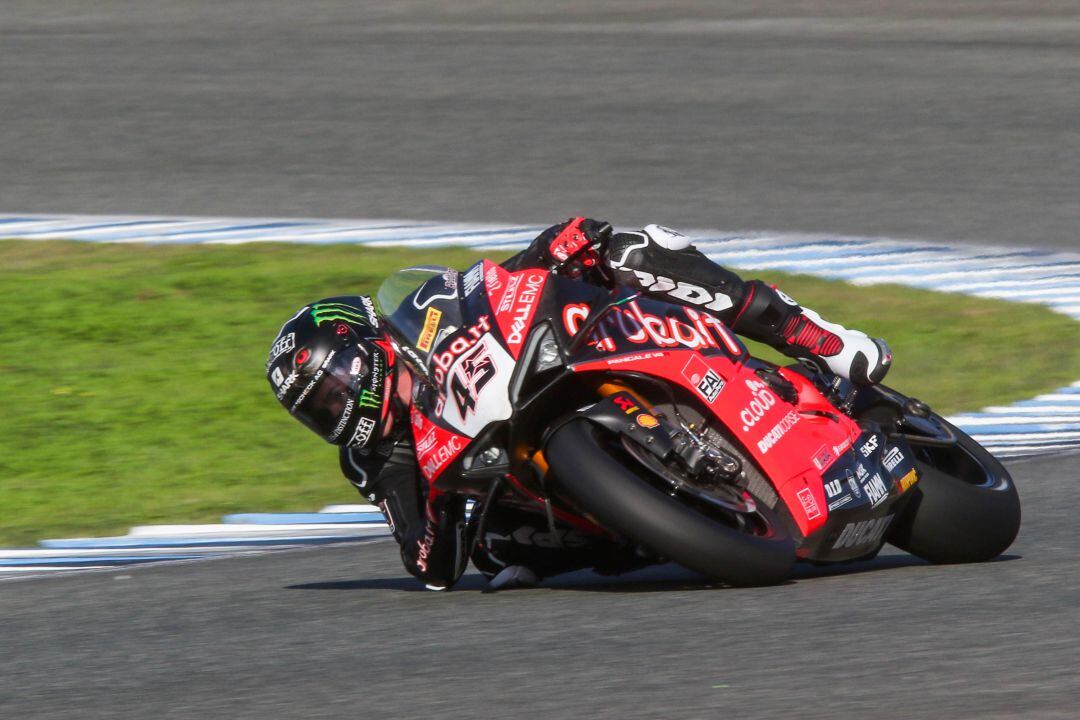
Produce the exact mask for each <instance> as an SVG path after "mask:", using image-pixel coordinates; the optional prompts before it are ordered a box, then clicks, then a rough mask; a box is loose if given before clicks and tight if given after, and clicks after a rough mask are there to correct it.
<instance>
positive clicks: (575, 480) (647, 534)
mask: <svg viewBox="0 0 1080 720" xmlns="http://www.w3.org/2000/svg"><path fill="white" fill-rule="evenodd" d="M605 432H606V431H604V430H602V429H601V428H598V427H597V426H596V425H594V424H592V423H590V422H588V421H586V420H580V419H578V420H573V421H571V422H569V423H567V424H566V425H564V426H563V427H561V428H560V429H559V430H557V431H556V432H555V433H554V434H553V435H552V437H551V439H550V441H549V442H548V452H547V460H548V463H549V464H550V466H551V470H552V471H553V473H554V475H555V481H556V483H557V485H558V487H559V489H560V490H561V491H562V493H563V494H564V495H566V496H567V497H568V498H569V499H570V500H571V501H572V502H573V503H574V504H575V505H576V506H577V507H578V508H579V509H581V510H583V511H584V512H586V513H588V514H589V515H590V516H592V517H594V518H595V519H596V520H597V521H598V522H599V523H600V524H601V525H603V526H604V527H606V528H608V529H609V530H612V531H613V532H616V533H618V534H619V535H622V536H624V537H627V538H630V539H631V540H633V541H635V542H637V543H639V544H641V545H642V546H644V547H646V548H648V549H649V550H651V551H653V552H655V553H656V554H658V555H660V556H663V557H665V558H668V559H669V560H672V561H673V562H676V563H678V564H680V565H683V566H684V567H687V568H689V569H691V570H694V571H697V572H699V573H702V574H704V575H708V576H710V577H714V578H718V579H720V580H723V581H724V582H727V583H730V584H732V585H742V586H748V585H772V584H775V583H778V582H782V581H783V580H785V579H786V578H787V577H788V576H789V575H790V574H791V569H792V566H793V565H794V563H795V543H794V541H793V540H792V538H791V537H790V535H789V534H788V533H787V531H786V530H785V529H784V527H783V525H782V523H781V521H780V519H779V518H778V517H777V516H776V514H775V513H773V512H772V511H771V510H770V509H769V508H768V507H766V506H765V504H764V503H757V510H756V512H755V513H754V514H755V518H754V522H753V523H749V524H747V523H740V522H724V521H723V520H724V518H718V517H711V516H709V515H706V514H704V512H702V511H699V510H698V509H695V508H693V507H691V506H689V505H687V504H686V503H684V502H682V501H680V500H679V499H676V498H675V497H673V496H671V495H670V494H668V493H665V492H661V491H660V490H658V489H657V488H656V487H654V486H653V485H652V484H650V483H649V482H647V481H646V480H644V479H642V478H641V477H639V476H638V473H635V472H634V470H632V469H631V468H630V467H628V466H627V464H626V463H627V462H633V461H632V459H631V457H630V456H629V455H627V454H625V453H620V452H619V450H618V449H617V448H618V446H617V445H616V444H615V443H609V442H606V441H605V440H606V438H605V435H604V433H605ZM642 471H644V472H645V473H647V472H648V471H647V470H644V468H642V469H640V470H639V472H642Z"/></svg>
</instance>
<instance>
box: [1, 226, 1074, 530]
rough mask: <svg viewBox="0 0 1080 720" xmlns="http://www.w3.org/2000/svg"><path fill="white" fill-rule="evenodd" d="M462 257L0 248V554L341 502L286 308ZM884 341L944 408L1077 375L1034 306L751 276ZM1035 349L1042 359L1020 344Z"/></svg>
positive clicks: (281, 248) (908, 386)
mask: <svg viewBox="0 0 1080 720" xmlns="http://www.w3.org/2000/svg"><path fill="white" fill-rule="evenodd" d="M477 257H478V255H476V254H475V253H471V252H468V251H464V250H446V249H440V250H425V251H407V252H406V251H403V250H401V249H387V250H378V249H369V248H357V247H351V246H324V247H317V248H315V247H299V246H290V245H277V246H275V245H252V246H245V247H193V246H156V247H146V246H121V245H92V244H82V243H61V242H49V243H33V242H20V241H7V242H0V307H2V308H3V311H4V312H3V315H4V320H3V322H2V325H0V347H3V357H2V358H0V397H2V398H3V405H2V408H3V410H2V415H0V417H2V420H0V544H3V545H11V544H25V543H29V542H32V541H34V540H36V539H39V538H42V537H55V536H61V535H71V534H76V533H91V534H105V533H117V532H124V531H125V530H126V529H127V527H128V526H130V525H132V524H138V523H144V522H147V523H154V522H166V521H167V522H199V521H216V520H217V519H218V518H219V517H220V515H221V514H222V513H226V512H234V511H273V510H291V509H295V510H301V509H304V510H311V509H316V508H318V507H320V506H321V505H322V504H325V503H331V502H343V501H344V502H351V501H354V500H356V499H357V496H356V495H355V493H354V492H353V491H352V490H351V489H350V488H349V487H348V485H347V484H346V483H345V482H344V480H342V478H341V476H340V471H339V470H338V468H337V463H336V453H335V452H334V451H333V449H332V448H330V447H329V446H327V445H325V444H324V443H322V442H321V441H319V440H318V439H317V438H316V437H315V436H314V435H312V434H311V433H310V432H309V431H308V430H306V429H304V428H303V427H301V426H300V425H299V423H296V422H295V421H293V420H292V419H290V418H289V417H288V415H287V414H286V413H285V412H284V411H283V410H282V409H281V408H280V407H279V406H278V405H277V403H276V402H275V401H274V399H273V396H272V395H271V393H270V391H269V387H268V386H267V384H266V380H265V378H264V377H263V365H264V362H265V359H266V352H267V348H268V346H269V344H270V342H271V340H272V339H273V338H274V336H275V334H276V332H277V330H278V328H279V327H280V325H281V323H282V322H283V321H284V320H285V319H286V318H288V317H289V316H290V315H291V314H292V313H293V312H294V311H295V310H296V309H297V308H299V307H300V306H302V305H303V304H304V303H305V302H308V301H310V300H313V299H316V298H319V297H324V296H328V295H333V294H340V293H346V292H357V293H360V292H371V291H373V290H374V288H375V287H376V286H377V285H378V283H379V282H380V281H381V279H382V278H383V277H384V276H385V275H386V274H387V273H389V272H390V271H392V270H393V269H396V268H398V267H401V266H404V265H407V264H411V263H419V262H429V263H443V264H448V265H452V266H456V267H464V266H466V265H467V264H469V263H470V262H471V261H472V260H473V259H475V258H477ZM768 279H771V280H773V281H775V282H778V283H779V284H780V285H781V286H782V287H784V288H785V289H786V290H787V291H788V292H789V294H791V295H793V296H794V297H796V298H797V299H800V300H802V301H803V302H805V303H807V304H808V305H810V306H812V307H814V308H816V309H818V310H819V311H820V312H821V313H822V314H823V315H824V316H825V317H828V318H831V319H834V320H836V321H838V322H843V323H845V324H847V325H849V326H853V327H859V328H862V329H865V330H866V331H868V332H871V333H874V334H880V335H883V336H885V337H887V338H889V340H890V342H892V344H893V347H894V350H895V351H896V366H895V369H894V371H893V374H892V376H891V377H890V381H891V382H892V384H894V385H896V386H898V387H900V388H902V389H904V390H907V391H910V392H912V393H914V394H917V395H919V396H921V397H923V398H924V399H925V400H927V401H929V402H931V403H932V404H934V405H935V406H936V407H939V408H941V409H942V410H945V411H953V410H957V409H961V408H975V407H979V406H982V405H985V404H988V403H992V402H1007V401H1011V400H1016V399H1020V398H1023V397H1028V396H1031V395H1033V394H1035V393H1037V392H1039V391H1042V390H1046V389H1049V388H1052V387H1056V386H1058V385H1061V384H1062V383H1065V382H1068V381H1072V380H1075V379H1076V378H1077V377H1080V348H1078V347H1077V346H1076V343H1071V344H1065V343H1063V342H1062V340H1063V338H1066V337H1070V336H1071V337H1075V336H1076V335H1075V333H1076V332H1077V325H1076V323H1074V322H1072V321H1071V320H1069V319H1067V318H1065V317H1062V316H1059V315H1055V314H1053V313H1051V312H1049V311H1048V310H1045V309H1043V308H1038V307H1034V306H1025V305H1014V304H1008V303H1002V302H992V301H984V300H974V299H966V298H965V299H958V298H957V297H956V296H943V295H934V294H927V293H920V292H914V291H911V290H909V289H905V288H900V287H874V288H862V289H858V288H852V287H849V286H845V285H841V284H837V283H827V282H823V281H820V280H815V279H812V278H804V277H784V278H781V277H780V276H777V275H773V274H769V276H768ZM1048 346H1049V347H1053V348H1054V350H1055V351H1054V352H1053V353H1047V352H1032V350H1033V349H1035V350H1041V349H1043V348H1045V347H1048Z"/></svg>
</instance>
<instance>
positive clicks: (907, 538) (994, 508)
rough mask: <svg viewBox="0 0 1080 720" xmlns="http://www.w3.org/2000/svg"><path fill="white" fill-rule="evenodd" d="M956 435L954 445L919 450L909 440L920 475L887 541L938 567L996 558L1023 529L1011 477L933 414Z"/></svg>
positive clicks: (934, 418)
mask: <svg viewBox="0 0 1080 720" xmlns="http://www.w3.org/2000/svg"><path fill="white" fill-rule="evenodd" d="M932 419H933V421H934V422H936V423H938V424H940V425H942V426H943V427H945V428H947V429H948V430H949V431H951V432H952V433H953V434H954V435H955V436H956V443H955V444H954V445H950V446H946V447H943V446H940V445H937V444H927V445H919V444H918V441H917V440H916V439H914V438H913V437H912V436H910V435H909V436H907V438H908V440H909V442H910V443H911V445H912V447H913V449H914V451H915V464H916V466H917V467H918V470H919V473H920V476H921V477H920V479H919V482H918V484H917V485H916V486H915V487H914V488H913V489H912V490H911V493H912V497H911V500H910V502H909V504H908V506H907V508H906V509H905V510H904V513H903V514H902V515H901V516H900V517H898V518H897V522H896V523H895V524H894V525H893V527H892V529H891V530H890V532H889V536H888V541H889V542H890V543H892V544H893V545H895V546H897V547H899V548H900V549H901V550H906V551H907V552H910V553H912V554H913V555H918V556H919V557H921V558H924V559H926V560H929V561H931V562H935V563H964V562H981V561H984V560H990V559H992V558H995V557H997V556H998V555H1000V554H1001V553H1003V552H1005V550H1006V549H1007V548H1008V547H1009V546H1010V545H1011V544H1012V542H1013V540H1014V539H1016V534H1017V532H1019V530H1020V497H1019V495H1018V494H1017V492H1016V486H1015V485H1014V484H1013V481H1012V478H1011V477H1010V476H1009V472H1008V471H1007V470H1006V469H1005V468H1004V466H1002V464H1001V463H1000V462H998V460H997V459H996V458H995V457H994V456H993V455H991V454H990V453H989V452H987V450H986V449H985V448H984V447H982V446H981V445H979V443H977V442H975V440H973V439H972V438H971V437H969V436H968V435H967V434H966V433H964V432H963V431H962V430H960V429H958V428H956V427H954V426H953V425H951V424H949V423H948V422H947V421H945V420H944V419H943V418H941V417H939V416H937V415H933V416H932Z"/></svg>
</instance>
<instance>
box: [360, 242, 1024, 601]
mask: <svg viewBox="0 0 1080 720" xmlns="http://www.w3.org/2000/svg"><path fill="white" fill-rule="evenodd" d="M378 301H379V304H380V309H381V311H382V314H383V316H384V317H385V318H386V319H387V321H388V324H389V326H390V328H391V332H392V334H393V336H394V337H395V340H396V345H397V346H398V349H399V351H400V355H401V357H402V358H403V359H404V360H405V361H406V362H408V363H409V365H410V366H411V368H412V370H413V371H414V372H415V373H416V374H417V375H419V376H420V377H422V378H424V379H426V381H427V383H426V384H427V385H428V389H427V392H426V393H425V394H421V395H420V396H419V397H418V398H417V400H416V401H415V402H414V403H413V407H412V408H411V419H412V431H413V438H414V441H415V448H416V454H417V458H418V461H419V464H420V468H421V471H422V473H423V475H424V477H425V478H426V479H427V480H428V482H429V483H430V486H431V488H432V489H433V490H432V491H433V492H444V493H454V494H460V495H465V496H468V497H470V498H472V499H474V500H476V501H477V503H478V504H477V505H476V506H475V509H474V513H476V514H478V517H477V518H476V521H475V522H474V529H476V528H479V530H478V531H477V532H475V534H474V538H475V541H476V542H482V538H483V535H484V534H483V531H482V527H483V522H484V514H485V513H486V512H487V510H488V509H490V508H491V507H494V506H495V505H496V504H506V505H510V506H514V507H518V508H523V509H527V510H530V511H532V512H535V513H536V514H538V515H539V516H541V517H543V518H545V521H546V522H547V523H549V524H550V526H551V529H552V536H553V537H554V536H557V533H556V528H557V527H558V526H563V527H567V526H570V527H573V528H576V529H577V530H579V531H583V532H589V533H596V534H600V535H605V536H613V537H615V538H618V539H619V540H620V541H622V542H628V543H632V544H633V545H634V546H636V547H638V548H641V550H642V551H643V552H645V553H647V554H649V556H650V557H655V558H657V559H666V560H670V561H673V562H676V563H678V564H680V565H683V566H685V567H687V568H690V569H692V570H695V571H698V572H700V573H703V574H705V575H708V576H711V577H715V578H719V579H722V580H724V581H726V582H729V583H732V584H738V585H756V584H769V583H776V582H780V581H782V580H784V579H785V578H786V577H787V576H788V575H789V573H790V572H791V569H792V565H793V564H794V563H795V562H796V560H806V561H812V562H817V563H826V562H844V561H851V560H857V559H866V558H871V557H873V556H874V555H875V554H877V552H878V551H879V550H880V549H881V547H882V545H883V544H884V543H886V542H889V543H891V544H893V545H896V546H897V547H900V548H902V549H904V550H907V551H908V552H911V553H913V554H915V555H918V556H920V557H923V558H926V559H927V560H930V561H933V562H946V563H948V562H971V561H980V560H988V559H990V558H993V557H996V556H997V555H999V554H1000V553H1002V552H1003V551H1004V550H1005V549H1006V548H1007V547H1009V545H1010V544H1011V543H1012V541H1013V539H1014V538H1015V537H1016V533H1017V531H1018V529H1019V525H1020V505H1019V498H1018V496H1017V493H1016V489H1015V487H1014V485H1013V482H1012V480H1011V479H1010V477H1009V474H1008V472H1007V471H1006V470H1005V468H1003V467H1002V465H1001V464H1000V463H999V462H998V461H997V460H995V459H994V458H993V457H992V456H991V455H990V454H989V453H988V452H987V451H986V450H984V449H983V448H982V447H981V446H979V445H978V443H976V442H975V441H974V440H972V439H971V438H970V437H968V436H967V435H966V434H964V433H963V432H962V431H961V430H959V429H957V428H955V427H953V426H952V425H950V424H949V423H948V422H947V421H945V420H944V419H943V418H941V417H940V416H938V415H936V414H935V413H933V412H932V411H931V410H930V409H929V408H928V407H927V406H926V405H925V404H923V403H921V402H919V401H918V400H914V399H911V398H908V397H905V396H904V395H901V394H900V393H898V392H895V391H893V390H891V389H889V388H886V387H884V386H876V387H872V388H864V389H858V390H857V389H855V388H854V387H853V386H852V385H851V384H850V383H848V382H847V381H844V380H842V379H841V378H838V377H836V376H832V375H825V374H822V373H820V372H818V371H815V370H812V369H810V368H808V367H804V366H803V365H800V364H795V365H792V366H789V367H778V366H776V365H773V364H771V363H768V362H764V361H762V360H760V359H756V358H754V357H752V356H751V355H750V354H749V352H748V351H747V349H746V347H745V346H744V345H743V344H742V343H741V342H740V341H739V339H738V338H737V337H736V336H735V335H734V334H733V333H732V332H731V331H730V330H729V329H728V328H727V327H726V326H725V325H724V324H723V323H722V322H720V320H719V319H717V318H716V317H715V316H713V315H711V314H709V313H708V312H705V311H702V310H699V309H694V308H690V307H685V306H681V305H675V304H671V303H667V302H664V301H661V300H657V299H653V298H649V297H645V296H642V295H640V294H638V293H635V292H634V291H632V290H630V289H628V288H624V287H615V288H612V289H610V290H609V289H606V288H604V287H600V286H598V285H596V284H592V283H587V282H582V281H579V280H575V279H572V278H569V277H566V276H563V275H557V274H553V273H549V272H547V271H544V270H536V269H534V270H524V271H521V272H508V271H506V270H505V269H503V268H502V267H500V266H498V265H496V264H494V263H491V262H489V261H483V262H481V263H477V264H476V265H474V266H473V267H471V268H470V269H469V270H468V271H466V272H464V273H457V272H456V271H453V270H449V269H447V268H432V267H425V268H410V269H408V270H404V271H401V272H399V273H396V274H395V275H394V276H391V277H390V278H389V279H388V280H387V281H386V282H385V283H384V284H383V286H382V288H380V290H379V293H378Z"/></svg>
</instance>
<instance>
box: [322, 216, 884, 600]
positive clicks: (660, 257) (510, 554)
mask: <svg viewBox="0 0 1080 720" xmlns="http://www.w3.org/2000/svg"><path fill="white" fill-rule="evenodd" d="M502 265H503V267H504V268H506V269H507V270H510V271H512V272H513V271H518V270H524V269H527V268H536V267H543V268H545V269H553V268H559V269H560V272H565V273H570V274H577V273H581V272H583V271H584V270H585V269H587V268H594V267H595V268H598V269H600V271H601V272H603V273H605V274H607V275H608V277H609V278H610V279H612V280H614V281H615V282H618V283H621V284H625V285H630V286H632V287H634V288H635V289H638V290H640V291H642V292H643V293H646V294H649V295H654V296H658V297H663V298H664V299H665V300H669V301H675V302H678V303H681V304H684V305H689V306H696V307H702V308H704V309H706V310H709V311H711V312H713V313H714V314H716V315H717V316H718V317H720V319H721V320H723V321H724V322H725V323H727V324H728V326H729V327H731V328H733V329H734V330H735V331H736V332H738V333H740V334H742V335H745V336H746V337H749V338H751V339H753V340H758V341H761V342H764V343H767V344H768V345H771V346H772V347H775V348H777V349H778V350H780V351H781V352H784V353H785V354H787V355H790V356H792V357H797V358H799V359H801V360H803V361H804V362H809V363H813V364H816V365H818V366H820V367H822V368H823V369H827V370H829V371H831V372H833V373H836V374H837V375H841V376H843V377H846V378H849V379H850V380H852V381H853V382H854V383H856V384H859V385H867V384H872V383H876V382H880V381H881V379H882V378H883V377H884V376H885V373H886V372H887V371H888V368H889V364H890V363H891V360H892V358H891V355H890V353H889V350H888V347H887V346H886V345H885V343H884V341H882V340H877V339H873V338H869V337H867V336H866V335H865V334H863V333H861V332H858V331H853V330H848V329H846V328H844V327H841V326H840V325H836V324H833V323H829V322H826V321H824V320H822V319H821V317H820V316H819V315H818V314H817V313H815V312H814V311H812V310H810V309H808V308H804V307H801V306H799V305H798V304H797V303H796V302H795V301H794V300H792V299H791V298H789V297H788V296H787V295H785V294H784V293H782V292H780V291H779V290H777V289H775V288H773V287H771V286H769V285H767V284H766V283H764V282H762V281H760V280H750V281H744V280H742V279H741V278H739V276H738V275H736V274H735V273H733V272H731V271H730V270H727V269H725V268H722V267H720V266H719V265H716V264H715V263H713V262H712V261H710V260H709V259H708V258H706V257H705V256H704V255H703V254H701V253H700V252H699V251H698V250H697V249H695V248H694V247H693V246H692V245H691V244H690V241H689V239H688V238H686V237H685V236H684V235H680V234H679V233H676V232H674V231H672V230H669V229H667V228H663V227H660V226H657V225H648V226H646V227H645V228H644V229H642V230H640V231H637V232H622V233H614V232H613V231H612V228H611V226H610V225H609V224H607V223H603V222H598V221H596V220H589V219H586V218H572V219H571V220H568V221H567V222H564V223H560V224H558V225H554V226H552V227H550V228H548V229H547V230H545V231H544V232H543V233H541V234H540V235H539V236H538V237H537V238H536V240H534V241H533V243H532V244H531V245H530V246H529V247H528V248H527V249H526V250H524V251H522V252H520V253H518V254H517V255H515V256H513V257H511V258H510V259H508V260H506V261H505V262H504V263H502ZM403 372H407V370H403ZM395 422H396V424H395V426H394V428H393V429H392V431H391V433H390V434H389V435H388V437H387V438H386V439H385V440H384V441H383V442H382V443H380V444H379V445H378V446H377V447H376V448H375V449H374V450H371V451H366V452H365V451H359V450H355V449H351V448H342V449H341V457H340V459H341V469H342V471H343V472H344V474H345V476H346V477H347V478H348V479H349V480H350V482H352V483H353V485H355V486H356V488H357V489H358V490H359V491H360V493H361V494H363V495H364V496H366V497H367V498H368V499H370V500H371V501H373V502H375V503H377V504H378V506H379V508H380V509H381V510H382V512H383V515H384V516H385V517H386V521H387V523H388V524H389V526H390V529H391V531H392V532H393V535H394V538H395V539H396V540H397V541H398V543H399V544H400V545H401V557H402V561H403V562H404V564H405V568H406V569H407V570H408V571H409V572H410V573H412V574H413V575H415V576H416V577H417V578H419V579H420V580H421V581H422V582H424V583H425V584H426V585H427V587H428V588H430V589H436V590H441V589H446V588H449V587H451V586H453V584H454V583H455V582H457V580H458V579H459V578H460V577H461V574H462V573H463V572H464V571H465V567H466V565H467V563H468V560H469V554H470V546H469V545H470V543H469V542H468V540H469V539H470V533H469V532H468V528H467V527H466V518H465V514H466V513H465V499H464V498H462V497H459V496H449V495H443V494H441V493H438V492H437V491H435V490H434V489H432V488H429V487H428V486H427V483H426V481H425V480H424V478H423V476H422V475H421V474H420V471H419V467H418V465H417V462H416V456H415V452H414V450H413V446H412V434H411V432H409V427H408V417H407V413H404V412H399V413H397V414H396V420H395ZM555 531H556V533H557V534H558V537H557V538H553V537H551V534H550V532H549V529H548V526H547V522H546V520H545V519H544V518H543V517H542V516H534V515H531V514H527V513H523V512H520V511H515V510H509V509H502V508H493V509H492V511H491V512H490V513H489V515H488V519H487V524H486V526H485V531H484V538H483V541H484V542H482V543H479V544H478V543H473V545H474V548H473V552H472V560H473V563H474V565H476V566H477V568H478V569H479V570H480V571H481V572H483V573H484V574H485V575H487V576H488V577H491V576H494V575H496V574H497V573H499V571H500V570H501V569H502V568H504V567H507V566H520V565H524V566H527V567H528V568H530V569H531V571H532V572H533V573H535V575H536V576H537V577H545V576H550V575H555V574H558V573H562V572H567V571H570V570H574V569H579V568H585V567H593V568H595V569H597V570H598V571H600V572H612V573H617V572H622V571H626V570H629V569H632V568H634V567H637V566H640V565H642V564H646V563H647V560H646V559H643V558H642V557H641V556H639V555H637V554H636V553H635V552H634V550H633V549H632V548H629V547H625V546H620V545H618V544H616V543H614V542H608V541H602V540H597V539H596V538H594V537H591V536H585V535H582V534H579V533H577V532H576V531H573V530H570V529H568V528H564V527H559V526H557V527H556V528H555Z"/></svg>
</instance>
